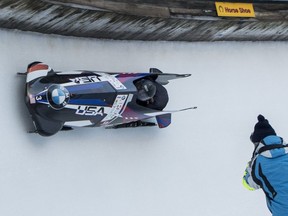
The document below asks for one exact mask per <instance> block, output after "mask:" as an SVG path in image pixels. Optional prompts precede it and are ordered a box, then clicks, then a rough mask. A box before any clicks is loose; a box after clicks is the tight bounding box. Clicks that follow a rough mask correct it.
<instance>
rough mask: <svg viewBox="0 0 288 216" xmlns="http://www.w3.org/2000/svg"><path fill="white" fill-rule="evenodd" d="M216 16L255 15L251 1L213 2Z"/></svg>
mask: <svg viewBox="0 0 288 216" xmlns="http://www.w3.org/2000/svg"><path fill="white" fill-rule="evenodd" d="M215 6H216V11H217V14H218V16H226V17H255V12H254V7H253V4H251V3H228V2H215Z"/></svg>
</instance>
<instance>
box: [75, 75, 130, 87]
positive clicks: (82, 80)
mask: <svg viewBox="0 0 288 216" xmlns="http://www.w3.org/2000/svg"><path fill="white" fill-rule="evenodd" d="M98 74H99V76H96V75H92V76H82V77H76V78H73V79H70V81H72V82H73V83H75V84H88V83H96V82H109V83H110V84H111V85H112V86H113V87H114V88H115V89H116V90H121V89H126V87H125V86H124V85H123V83H121V82H120V81H119V80H118V79H117V78H116V77H115V76H113V75H110V74H105V73H98Z"/></svg>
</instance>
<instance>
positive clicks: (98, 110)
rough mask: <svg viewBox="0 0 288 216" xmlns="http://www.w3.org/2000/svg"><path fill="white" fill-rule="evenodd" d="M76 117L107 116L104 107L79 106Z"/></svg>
mask: <svg viewBox="0 0 288 216" xmlns="http://www.w3.org/2000/svg"><path fill="white" fill-rule="evenodd" d="M75 114H76V115H85V116H96V115H100V116H103V115H104V114H105V111H104V107H97V106H78V108H77V110H76V112H75Z"/></svg>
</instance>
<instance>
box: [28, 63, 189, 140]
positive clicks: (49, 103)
mask: <svg viewBox="0 0 288 216" xmlns="http://www.w3.org/2000/svg"><path fill="white" fill-rule="evenodd" d="M26 75H27V77H26V105H27V107H28V110H29V112H30V114H31V117H32V120H33V122H34V125H35V132H37V133H39V134H40V135H43V136H50V135H53V134H55V133H57V132H58V131H60V130H68V129H72V128H73V127H83V126H84V127H88V126H90V127H97V126H105V127H108V128H121V127H136V126H150V125H158V126H159V127H160V128H163V127H166V126H168V125H169V124H170V122H171V113H172V112H169V111H163V109H164V108H165V106H166V104H167V103H168V93H167V90H166V89H165V88H164V86H163V85H165V84H167V83H168V80H170V79H175V78H181V77H187V76H190V74H184V75H178V74H164V73H162V72H161V71H159V70H158V69H150V72H149V73H106V72H97V71H85V70H83V71H68V72H55V71H54V70H52V69H51V68H50V67H49V66H48V65H46V64H44V63H41V62H34V63H31V64H30V65H28V68H27V73H26ZM152 118H154V119H156V121H155V123H152V122H151V121H149V120H151V119H152ZM147 120H148V121H147Z"/></svg>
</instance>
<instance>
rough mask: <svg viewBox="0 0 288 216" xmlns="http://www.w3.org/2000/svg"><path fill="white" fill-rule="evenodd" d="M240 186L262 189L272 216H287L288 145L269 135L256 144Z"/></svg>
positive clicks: (279, 138)
mask: <svg viewBox="0 0 288 216" xmlns="http://www.w3.org/2000/svg"><path fill="white" fill-rule="evenodd" d="M243 185H244V186H245V187H246V188H247V189H249V190H255V189H259V188H262V190H263V191H264V193H265V195H266V201H267V206H268V208H269V210H270V211H271V213H272V214H273V216H287V215H288V145H286V144H285V143H284V141H283V139H282V138H281V137H279V136H276V135H269V136H267V137H265V138H264V139H263V140H261V141H260V142H259V143H257V144H256V146H255V150H254V153H253V156H252V159H251V161H250V162H249V163H248V166H247V168H246V170H245V173H244V176H243Z"/></svg>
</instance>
